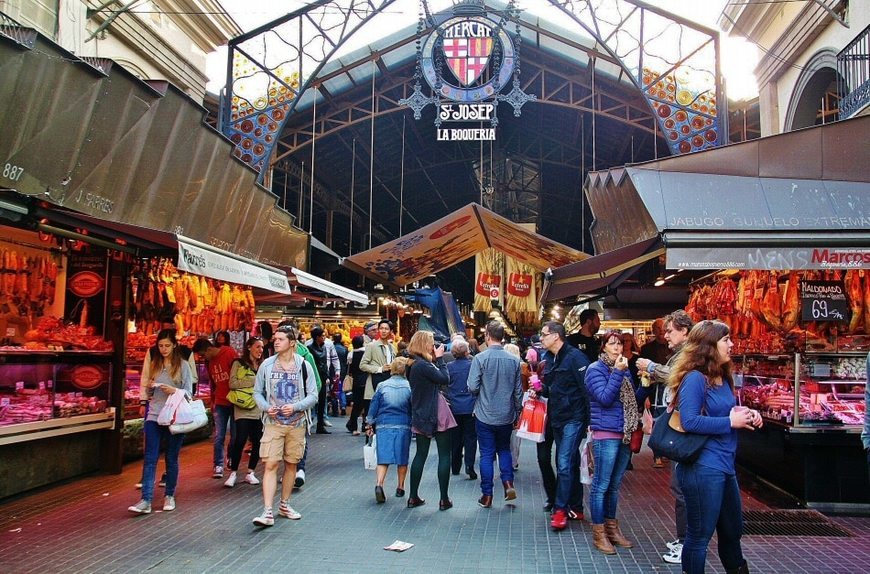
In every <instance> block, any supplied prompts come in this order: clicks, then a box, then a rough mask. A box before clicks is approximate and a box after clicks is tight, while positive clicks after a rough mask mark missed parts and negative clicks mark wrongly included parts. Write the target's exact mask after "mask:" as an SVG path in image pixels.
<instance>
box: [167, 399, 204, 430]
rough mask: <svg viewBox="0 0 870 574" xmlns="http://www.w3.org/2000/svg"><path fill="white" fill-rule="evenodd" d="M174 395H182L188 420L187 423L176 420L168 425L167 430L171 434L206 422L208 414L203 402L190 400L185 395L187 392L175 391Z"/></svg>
mask: <svg viewBox="0 0 870 574" xmlns="http://www.w3.org/2000/svg"><path fill="white" fill-rule="evenodd" d="M175 394H176V395H184V398H185V401H184V403H185V405H186V409H187V410H188V412H190V422H188V423H180V422H178V421H177V420H176V422H174V423H172V424H171V425H169V432H171V433H172V434H183V433H187V432H190V431H193V430H196V429H198V428H200V427H204V426H205V425H206V424H208V415H207V414H206V412H205V403H203V402H202V401H201V400H199V399H197V400H195V401H193V400H190V397H188V396H187V393H175Z"/></svg>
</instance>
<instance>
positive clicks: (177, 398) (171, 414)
mask: <svg viewBox="0 0 870 574" xmlns="http://www.w3.org/2000/svg"><path fill="white" fill-rule="evenodd" d="M185 396H186V395H185V393H183V392H181V393H172V394H171V395H169V396H168V397H166V404H164V405H163V408H162V409H160V412H159V413H158V414H157V424H159V425H161V426H165V427H168V426H169V425H171V424H172V423H173V422H174V421H175V412H176V411H177V410H178V407H179V406H180V405H181V403H183V402H185V401H184V399H185Z"/></svg>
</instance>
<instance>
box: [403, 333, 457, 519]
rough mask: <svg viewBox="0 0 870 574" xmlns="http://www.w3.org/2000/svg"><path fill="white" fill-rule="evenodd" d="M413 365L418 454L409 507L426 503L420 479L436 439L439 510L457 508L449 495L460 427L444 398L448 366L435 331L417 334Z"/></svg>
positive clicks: (413, 415) (413, 424) (413, 465)
mask: <svg viewBox="0 0 870 574" xmlns="http://www.w3.org/2000/svg"><path fill="white" fill-rule="evenodd" d="M408 355H409V356H410V358H411V362H410V363H409V367H408V368H409V369H410V370H409V371H408V372H407V375H408V382H410V383H411V430H412V431H413V432H415V433H416V434H417V452H416V453H415V454H414V462H413V463H411V492H410V495H411V496H410V497H409V498H408V508H414V507H416V506H422V505H423V504H425V503H426V501H425V500H423V499H422V498H420V497H419V496H418V494H419V493H418V490H417V489H418V488H419V487H420V479H421V478H422V476H423V466H424V465H425V464H426V457H428V456H429V446H430V444H431V443H432V439H433V438H434V439H435V444H436V445H437V446H438V486H439V488H440V490H441V500H440V502H439V503H438V509H439V510H447V509H449V508H452V507H453V502H451V500H450V498H449V497H448V496H447V487H448V485H449V483H450V455H451V440H450V432H448V431H449V430H450V429H452V428H453V427H455V426H456V420H455V419H454V418H453V414H452V413H451V412H450V406H449V405H448V404H447V400H446V399H445V398H444V395H442V389H446V387H447V385H448V384H449V383H450V376H449V375H448V374H447V366H446V365H445V364H444V359H443V358H442V357H443V356H444V345H443V344H439V345H438V346H437V347H436V346H435V337H434V335H433V334H432V332H431V331H417V332H416V333H414V336H412V337H411V341H410V342H409V343H408Z"/></svg>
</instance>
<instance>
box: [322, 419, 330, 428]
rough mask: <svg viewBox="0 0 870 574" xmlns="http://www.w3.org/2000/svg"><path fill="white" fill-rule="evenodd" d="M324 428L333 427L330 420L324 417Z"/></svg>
mask: <svg viewBox="0 0 870 574" xmlns="http://www.w3.org/2000/svg"><path fill="white" fill-rule="evenodd" d="M323 426H325V427H331V426H332V423H331V422H329V419H328V418H326V417H323Z"/></svg>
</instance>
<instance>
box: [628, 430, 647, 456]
mask: <svg viewBox="0 0 870 574" xmlns="http://www.w3.org/2000/svg"><path fill="white" fill-rule="evenodd" d="M628 446H629V448H631V452H633V453H634V454H637V453H639V452H640V447H641V446H643V427H642V426H640V425H638V427H637V428H636V429H634V430H633V431H631V440H630V441H629V443H628Z"/></svg>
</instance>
